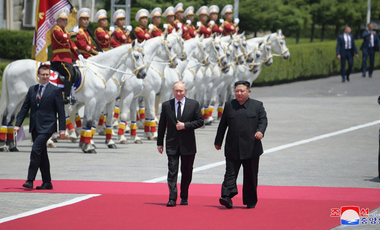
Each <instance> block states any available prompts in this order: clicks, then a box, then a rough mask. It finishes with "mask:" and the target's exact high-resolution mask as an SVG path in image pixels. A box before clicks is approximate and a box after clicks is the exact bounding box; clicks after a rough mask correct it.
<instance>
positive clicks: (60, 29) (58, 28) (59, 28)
mask: <svg viewBox="0 0 380 230" xmlns="http://www.w3.org/2000/svg"><path fill="white" fill-rule="evenodd" d="M53 30H59V31H63V30H62V28H61V27H59V26H58V25H57V24H56V25H55V26H54V27H53Z"/></svg>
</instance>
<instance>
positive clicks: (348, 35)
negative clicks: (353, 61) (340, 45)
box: [343, 33, 351, 49]
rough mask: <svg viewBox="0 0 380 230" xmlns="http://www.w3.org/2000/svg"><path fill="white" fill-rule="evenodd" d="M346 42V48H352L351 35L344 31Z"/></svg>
mask: <svg viewBox="0 0 380 230" xmlns="http://www.w3.org/2000/svg"><path fill="white" fill-rule="evenodd" d="M343 38H344V43H345V46H344V47H345V48H346V49H351V37H350V34H346V33H344V36H343Z"/></svg>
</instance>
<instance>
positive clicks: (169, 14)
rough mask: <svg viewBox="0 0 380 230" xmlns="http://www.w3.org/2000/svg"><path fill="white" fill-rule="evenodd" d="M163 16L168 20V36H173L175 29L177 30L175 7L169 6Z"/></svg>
mask: <svg viewBox="0 0 380 230" xmlns="http://www.w3.org/2000/svg"><path fill="white" fill-rule="evenodd" d="M162 16H164V17H165V18H166V22H167V25H168V29H167V31H168V34H171V33H172V31H173V29H175V27H174V7H172V6H169V7H168V8H167V9H166V10H165V12H164V13H163V14H162ZM165 31H166V30H165ZM165 31H164V33H165Z"/></svg>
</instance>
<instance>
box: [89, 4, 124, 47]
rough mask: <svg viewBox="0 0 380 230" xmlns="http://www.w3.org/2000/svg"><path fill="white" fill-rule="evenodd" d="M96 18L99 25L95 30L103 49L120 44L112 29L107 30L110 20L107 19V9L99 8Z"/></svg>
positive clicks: (96, 37)
mask: <svg viewBox="0 0 380 230" xmlns="http://www.w3.org/2000/svg"><path fill="white" fill-rule="evenodd" d="M95 20H96V21H97V22H98V25H99V27H98V28H96V30H95V39H96V41H97V42H98V44H99V45H100V47H101V48H102V50H103V51H107V50H109V49H110V47H113V48H115V47H118V46H120V44H119V43H117V42H116V41H115V40H114V39H113V38H112V37H111V34H112V31H109V32H108V31H107V29H106V28H107V26H108V20H107V11H106V10H103V9H101V10H99V11H98V12H97V13H96V15H95Z"/></svg>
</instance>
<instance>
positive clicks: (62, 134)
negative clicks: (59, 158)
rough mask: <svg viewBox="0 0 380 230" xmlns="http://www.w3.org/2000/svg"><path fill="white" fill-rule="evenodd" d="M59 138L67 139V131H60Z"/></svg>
mask: <svg viewBox="0 0 380 230" xmlns="http://www.w3.org/2000/svg"><path fill="white" fill-rule="evenodd" d="M59 137H60V138H61V139H63V138H65V131H59Z"/></svg>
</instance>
